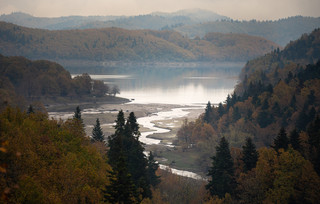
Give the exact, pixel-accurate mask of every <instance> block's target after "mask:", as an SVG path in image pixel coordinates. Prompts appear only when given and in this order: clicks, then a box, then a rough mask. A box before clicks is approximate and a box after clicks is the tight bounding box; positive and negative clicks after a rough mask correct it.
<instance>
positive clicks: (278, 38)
mask: <svg viewBox="0 0 320 204" xmlns="http://www.w3.org/2000/svg"><path fill="white" fill-rule="evenodd" d="M319 27H320V18H313V17H302V16H295V17H290V18H286V19H280V20H277V21H255V20H252V21H233V20H227V21H225V20H222V21H214V22H207V23H201V24H196V25H184V26H179V27H176V28H174V30H175V31H178V32H180V33H181V34H183V35H188V36H189V37H190V38H194V37H196V36H199V37H203V36H205V35H206V34H207V33H209V32H219V33H245V34H248V35H254V36H260V37H264V38H266V39H268V40H271V41H273V42H275V43H278V44H280V45H281V46H285V45H286V44H287V43H289V42H290V41H293V40H296V39H298V38H299V37H300V36H301V35H302V34H304V33H310V32H311V31H312V30H314V29H316V28H319Z"/></svg>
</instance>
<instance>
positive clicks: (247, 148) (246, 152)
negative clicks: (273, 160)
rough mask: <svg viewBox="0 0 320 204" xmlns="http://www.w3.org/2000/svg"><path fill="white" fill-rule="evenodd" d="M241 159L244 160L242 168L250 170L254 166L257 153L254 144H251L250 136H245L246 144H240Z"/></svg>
mask: <svg viewBox="0 0 320 204" xmlns="http://www.w3.org/2000/svg"><path fill="white" fill-rule="evenodd" d="M242 154H243V157H242V161H243V162H244V170H245V171H250V170H251V169H253V168H255V167H256V164H257V161H258V157H259V153H258V152H257V150H256V146H255V145H254V144H253V142H252V139H251V138H250V137H248V138H246V144H245V145H244V146H242Z"/></svg>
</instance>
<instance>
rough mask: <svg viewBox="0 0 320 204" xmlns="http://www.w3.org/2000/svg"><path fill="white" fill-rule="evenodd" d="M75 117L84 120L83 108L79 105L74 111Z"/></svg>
mask: <svg viewBox="0 0 320 204" xmlns="http://www.w3.org/2000/svg"><path fill="white" fill-rule="evenodd" d="M73 118H74V119H78V120H81V121H82V118H81V109H80V107H79V106H77V107H76V110H75V111H74V115H73Z"/></svg>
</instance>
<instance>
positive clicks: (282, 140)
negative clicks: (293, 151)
mask: <svg viewBox="0 0 320 204" xmlns="http://www.w3.org/2000/svg"><path fill="white" fill-rule="evenodd" d="M273 143H274V145H273V148H274V149H275V150H276V151H278V150H279V149H284V150H287V149H288V145H289V139H288V137H287V133H286V130H285V129H284V127H282V128H281V129H280V132H279V133H278V135H277V137H276V138H275V139H274V141H273Z"/></svg>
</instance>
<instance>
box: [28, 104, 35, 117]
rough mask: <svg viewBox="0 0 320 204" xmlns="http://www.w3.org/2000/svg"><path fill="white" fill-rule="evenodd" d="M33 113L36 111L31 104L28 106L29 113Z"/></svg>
mask: <svg viewBox="0 0 320 204" xmlns="http://www.w3.org/2000/svg"><path fill="white" fill-rule="evenodd" d="M32 113H34V110H33V107H32V105H30V106H29V107H28V110H27V114H28V115H30V114H32Z"/></svg>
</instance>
